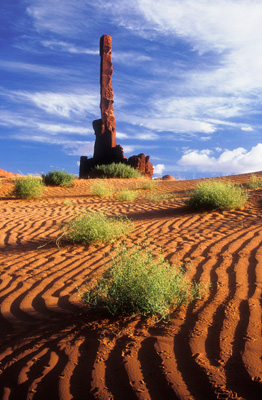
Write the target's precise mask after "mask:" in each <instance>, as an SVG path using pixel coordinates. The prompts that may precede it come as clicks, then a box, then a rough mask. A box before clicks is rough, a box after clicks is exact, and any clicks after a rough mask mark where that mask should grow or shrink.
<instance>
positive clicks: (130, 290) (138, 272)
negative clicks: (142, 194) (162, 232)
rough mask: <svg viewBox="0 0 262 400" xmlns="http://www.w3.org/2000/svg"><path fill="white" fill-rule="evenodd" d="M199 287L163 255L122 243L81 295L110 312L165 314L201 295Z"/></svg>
mask: <svg viewBox="0 0 262 400" xmlns="http://www.w3.org/2000/svg"><path fill="white" fill-rule="evenodd" d="M201 293H202V289H201V287H200V285H199V284H196V283H194V282H192V281H191V280H190V279H189V278H188V276H187V274H186V272H185V270H184V269H183V268H181V267H174V266H172V265H170V264H169V263H168V262H167V261H165V260H164V257H163V256H162V255H160V256H157V257H154V256H153V254H152V252H151V251H148V249H143V248H141V247H139V246H132V248H131V249H129V248H127V247H126V246H125V245H122V246H121V247H120V248H119V249H118V250H116V254H115V253H114V254H112V256H111V262H110V265H109V267H108V269H107V270H106V271H105V272H104V274H103V276H102V277H101V278H100V279H98V280H97V281H96V282H94V283H90V284H89V285H88V286H87V290H85V291H84V292H83V293H82V294H81V296H82V298H83V300H84V301H85V302H86V303H87V304H88V305H89V306H90V307H91V308H95V309H101V310H105V311H107V312H109V313H110V314H112V315H118V314H140V315H144V316H147V315H148V316H156V317H157V318H159V319H163V318H167V317H168V316H169V315H170V313H171V312H172V311H173V310H174V309H175V308H176V307H178V306H179V305H180V304H183V303H188V302H189V301H192V300H194V299H197V298H200V296H201Z"/></svg>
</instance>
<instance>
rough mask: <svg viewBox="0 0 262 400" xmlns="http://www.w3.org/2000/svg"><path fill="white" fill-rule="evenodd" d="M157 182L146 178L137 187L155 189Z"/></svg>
mask: <svg viewBox="0 0 262 400" xmlns="http://www.w3.org/2000/svg"><path fill="white" fill-rule="evenodd" d="M157 184H158V183H157V181H154V180H152V179H148V178H146V179H144V181H143V182H142V183H140V184H139V185H138V186H137V189H144V190H153V189H156V188H157Z"/></svg>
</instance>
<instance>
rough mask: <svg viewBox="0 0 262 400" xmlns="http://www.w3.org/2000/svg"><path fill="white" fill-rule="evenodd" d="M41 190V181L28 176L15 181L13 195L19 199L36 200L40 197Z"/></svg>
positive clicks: (42, 188) (42, 185)
mask: <svg viewBox="0 0 262 400" xmlns="http://www.w3.org/2000/svg"><path fill="white" fill-rule="evenodd" d="M43 190H44V184H43V182H42V179H40V178H35V177H30V176H29V177H24V178H18V179H16V180H15V182H14V190H13V195H14V196H16V197H17V198H19V199H30V198H32V199H36V198H39V197H41V196H42V194H43Z"/></svg>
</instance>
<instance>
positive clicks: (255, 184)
mask: <svg viewBox="0 0 262 400" xmlns="http://www.w3.org/2000/svg"><path fill="white" fill-rule="evenodd" d="M247 187H248V188H250V189H259V188H262V177H259V176H256V175H252V176H251V178H250V180H249V182H248V183H247Z"/></svg>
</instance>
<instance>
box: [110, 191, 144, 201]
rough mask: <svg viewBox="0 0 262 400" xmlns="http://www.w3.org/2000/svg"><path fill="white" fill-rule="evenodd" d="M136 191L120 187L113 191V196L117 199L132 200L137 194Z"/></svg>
mask: <svg viewBox="0 0 262 400" xmlns="http://www.w3.org/2000/svg"><path fill="white" fill-rule="evenodd" d="M139 194H140V193H139V192H138V191H134V190H129V189H122V190H119V191H117V192H116V193H115V198H116V199H117V200H119V201H134V200H135V199H137V198H138V196H139Z"/></svg>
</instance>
